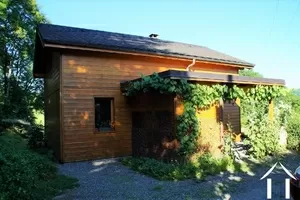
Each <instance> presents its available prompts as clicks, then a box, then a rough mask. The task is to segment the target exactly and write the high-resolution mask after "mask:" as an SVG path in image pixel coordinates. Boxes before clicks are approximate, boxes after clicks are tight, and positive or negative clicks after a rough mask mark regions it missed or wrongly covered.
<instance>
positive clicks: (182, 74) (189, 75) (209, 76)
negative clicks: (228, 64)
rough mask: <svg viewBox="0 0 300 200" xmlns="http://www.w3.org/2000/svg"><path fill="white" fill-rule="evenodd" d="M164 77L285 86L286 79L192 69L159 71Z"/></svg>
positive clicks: (125, 84) (245, 84) (123, 86)
mask: <svg viewBox="0 0 300 200" xmlns="http://www.w3.org/2000/svg"><path fill="white" fill-rule="evenodd" d="M158 75H159V76H160V77H162V78H170V79H185V80H188V81H195V82H207V83H223V84H238V85H244V86H247V85H248V86H251V85H278V86H284V85H285V80H283V79H272V78H254V77H248V76H239V75H231V74H217V73H206V72H190V71H178V70H168V71H164V72H160V73H158ZM138 80H141V78H139V79H134V80H131V81H126V82H122V83H121V88H122V90H123V89H124V88H125V87H126V86H127V85H128V84H129V83H130V82H133V81H138Z"/></svg>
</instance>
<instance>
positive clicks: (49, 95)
mask: <svg viewBox="0 0 300 200" xmlns="http://www.w3.org/2000/svg"><path fill="white" fill-rule="evenodd" d="M48 55H49V57H48V58H46V59H47V62H45V63H47V64H46V66H45V68H46V74H45V79H44V95H45V96H44V98H45V99H44V100H45V135H46V140H47V146H49V147H50V148H51V149H52V150H53V151H54V155H55V156H56V158H58V159H59V160H61V143H60V142H61V134H60V54H59V53H49V54H48Z"/></svg>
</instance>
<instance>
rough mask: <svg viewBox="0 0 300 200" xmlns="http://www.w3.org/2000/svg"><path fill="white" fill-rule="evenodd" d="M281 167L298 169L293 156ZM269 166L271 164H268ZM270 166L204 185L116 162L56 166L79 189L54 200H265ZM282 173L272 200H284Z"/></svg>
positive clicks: (277, 172) (277, 175) (275, 179)
mask: <svg viewBox="0 0 300 200" xmlns="http://www.w3.org/2000/svg"><path fill="white" fill-rule="evenodd" d="M282 164H283V165H285V166H286V167H287V168H288V169H290V170H294V169H295V168H296V167H297V166H299V165H300V159H299V157H298V156H297V155H295V154H288V155H286V156H285V158H284V160H283V161H282ZM271 165H272V163H271ZM269 167H270V165H263V166H259V167H256V168H255V169H253V171H252V172H250V173H249V174H242V173H236V174H230V173H225V174H220V175H217V176H213V177H208V178H207V179H206V180H205V181H201V182H199V181H196V180H186V181H178V182H171V181H158V180H155V179H153V178H150V177H147V176H144V175H141V174H139V173H137V172H134V171H132V170H130V169H129V168H127V167H125V166H123V165H122V164H120V163H119V162H118V161H117V160H116V159H105V160H98V161H89V162H77V163H67V164H63V165H59V170H60V172H61V173H63V174H65V175H69V176H73V177H76V178H77V179H78V180H79V184H80V186H79V187H78V188H75V189H73V190H70V191H68V192H66V193H65V194H63V195H61V196H58V197H56V198H55V199H57V200H62V199H66V200H71V199H72V200H73V199H84V200H85V199H88V200H99V199H108V200H112V199H116V200H119V199H120V200H124V199H143V200H148V199H172V200H173V199H174V200H176V199H203V200H209V199H212V200H217V199H231V200H240V199H245V200H247V199H249V200H262V199H266V180H262V181H260V180H259V179H260V177H262V175H263V174H264V173H265V172H266V171H267V170H268V169H269ZM286 177H287V176H286V175H285V173H284V171H283V170H282V169H281V168H279V167H278V168H276V170H275V171H274V173H272V174H271V178H272V182H273V184H272V187H273V188H272V190H273V193H272V194H273V196H272V197H273V198H272V199H284V195H285V194H284V191H285V190H284V178H286Z"/></svg>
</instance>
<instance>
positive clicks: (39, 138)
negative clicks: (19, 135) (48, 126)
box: [27, 125, 45, 149]
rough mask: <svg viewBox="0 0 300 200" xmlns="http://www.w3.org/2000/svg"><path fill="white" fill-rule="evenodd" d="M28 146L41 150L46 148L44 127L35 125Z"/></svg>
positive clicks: (28, 134) (29, 135) (29, 132)
mask: <svg viewBox="0 0 300 200" xmlns="http://www.w3.org/2000/svg"><path fill="white" fill-rule="evenodd" d="M27 136H28V145H29V147H30V148H33V149H35V148H40V147H44V144H45V134H44V127H43V126H42V125H34V126H33V127H31V128H30V129H29V130H28V132H27Z"/></svg>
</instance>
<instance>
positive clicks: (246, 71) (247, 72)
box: [239, 69, 263, 78]
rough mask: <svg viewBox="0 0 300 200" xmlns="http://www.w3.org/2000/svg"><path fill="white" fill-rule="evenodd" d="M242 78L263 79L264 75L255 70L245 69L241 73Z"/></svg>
mask: <svg viewBox="0 0 300 200" xmlns="http://www.w3.org/2000/svg"><path fill="white" fill-rule="evenodd" d="M239 75H240V76H250V77H254V78H263V75H262V74H260V73H259V72H256V71H254V70H253V69H243V70H240V71H239Z"/></svg>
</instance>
